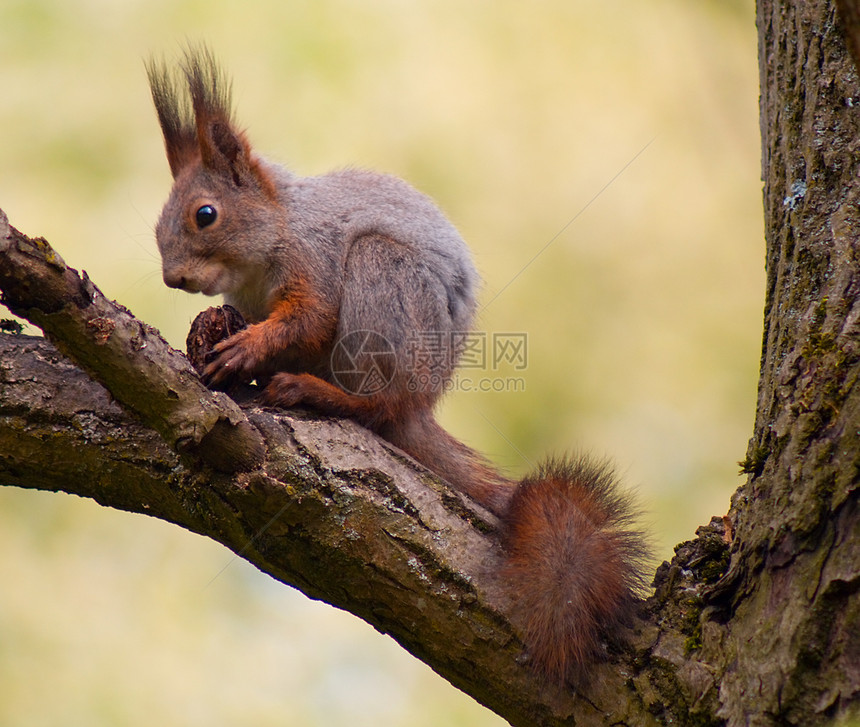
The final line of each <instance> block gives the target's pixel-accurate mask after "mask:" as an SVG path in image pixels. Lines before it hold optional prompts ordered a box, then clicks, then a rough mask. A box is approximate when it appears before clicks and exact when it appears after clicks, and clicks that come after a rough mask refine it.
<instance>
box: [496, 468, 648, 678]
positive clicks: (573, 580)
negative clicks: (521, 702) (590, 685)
mask: <svg viewBox="0 0 860 727" xmlns="http://www.w3.org/2000/svg"><path fill="white" fill-rule="evenodd" d="M633 516H634V512H633V509H632V507H631V503H630V500H629V497H627V496H626V495H625V494H623V493H622V492H621V491H620V490H619V487H618V483H617V481H616V478H615V475H614V473H613V472H612V470H611V468H610V467H609V466H608V465H607V464H605V463H598V462H594V461H591V460H589V459H587V458H585V457H578V458H569V459H558V460H550V461H549V462H547V463H545V464H544V465H543V466H541V467H540V468H539V470H538V471H537V472H536V473H535V474H533V475H531V476H529V477H527V478H525V479H524V480H523V481H522V482H521V483H520V485H519V486H518V487H517V489H516V491H515V492H514V495H513V497H512V499H511V501H510V504H509V507H508V510H507V513H506V514H505V517H504V520H505V529H504V534H503V539H504V545H505V551H506V554H507V564H506V567H505V571H504V576H505V577H506V579H507V581H508V583H509V586H510V588H511V591H512V592H513V593H514V594H515V595H516V599H517V600H516V610H517V611H518V615H519V617H520V620H521V623H523V624H524V628H525V634H524V641H525V642H526V645H527V647H528V648H529V651H530V658H531V660H532V662H533V664H534V666H535V668H536V669H537V670H538V671H540V672H542V673H543V674H544V675H545V676H546V677H547V678H549V679H552V680H556V681H564V680H566V679H571V678H573V679H578V678H580V677H581V676H582V675H583V667H584V666H585V665H586V664H588V663H589V662H592V661H594V659H595V658H596V657H597V656H598V655H599V653H600V642H601V637H602V636H612V635H613V634H615V633H616V630H617V627H619V626H621V625H623V624H625V623H627V622H629V620H630V618H631V616H632V613H633V609H634V604H635V603H636V600H637V597H638V596H639V594H640V593H641V592H642V590H643V587H644V583H643V580H642V575H641V573H642V572H643V565H644V561H645V560H646V558H647V548H646V546H645V540H644V537H643V535H642V534H641V533H640V532H638V531H636V530H634V529H632V521H633Z"/></svg>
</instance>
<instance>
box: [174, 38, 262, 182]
mask: <svg viewBox="0 0 860 727" xmlns="http://www.w3.org/2000/svg"><path fill="white" fill-rule="evenodd" d="M182 67H183V70H184V72H185V77H186V79H187V81H188V90H189V93H190V96H191V105H192V108H193V111H194V120H195V126H196V134H197V145H198V148H199V150H200V158H201V160H202V162H203V166H204V167H205V168H206V169H210V170H212V171H213V172H217V173H219V174H222V175H225V176H227V177H229V178H230V179H232V181H233V183H234V184H235V185H236V186H237V187H242V186H255V187H258V188H260V189H262V190H263V191H265V192H266V193H269V192H272V193H274V187H273V184H272V182H271V180H270V179H269V177H268V175H267V174H266V173H265V172H264V171H263V170H262V169H261V168H260V165H259V164H258V162H257V160H256V159H255V158H254V155H253V152H252V150H251V145H250V144H249V143H248V140H247V139H246V137H245V134H244V133H243V132H241V131H239V130H238V129H237V128H236V125H235V123H234V122H233V119H232V108H231V106H232V103H231V93H230V90H231V89H230V85H231V84H230V82H229V80H226V79H225V78H224V74H223V73H222V71H221V69H220V68H219V67H218V64H217V62H216V61H215V58H214V56H213V55H212V53H211V52H210V51H209V49H208V48H206V47H205V46H201V47H198V48H189V49H188V50H187V51H186V54H185V60H184V63H183V66H182Z"/></svg>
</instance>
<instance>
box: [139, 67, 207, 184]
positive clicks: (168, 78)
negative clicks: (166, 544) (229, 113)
mask: <svg viewBox="0 0 860 727" xmlns="http://www.w3.org/2000/svg"><path fill="white" fill-rule="evenodd" d="M146 75H147V76H148V77H149V88H150V90H151V92H152V101H153V103H154V104H155V111H156V113H157V114H158V123H159V124H160V125H161V133H162V134H163V136H164V148H165V151H166V152H167V163H168V164H169V165H170V173H171V174H172V175H173V177H174V178H176V176H177V174H179V171H180V170H181V169H182V168H183V167H185V166H186V165H188V164H191V163H193V162H194V161H195V160H196V159H198V158H199V155H200V149H199V147H198V145H197V132H196V129H195V125H194V115H193V112H192V109H191V106H190V105H189V103H188V97H187V95H186V93H185V89H184V88H182V87H181V84H180V82H179V79H177V78H176V77H175V75H173V74H172V73H171V72H170V70H169V69H168V68H167V66H166V65H165V64H164V63H163V62H162V63H160V62H157V61H156V60H154V59H152V58H150V59H149V60H148V61H147V62H146Z"/></svg>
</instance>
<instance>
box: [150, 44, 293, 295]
mask: <svg viewBox="0 0 860 727" xmlns="http://www.w3.org/2000/svg"><path fill="white" fill-rule="evenodd" d="M147 75H148V76H149V85H150V88H151V90H152V99H153V102H154V103H155V109H156V112H157V113H158V121H159V123H160V125H161V131H162V133H163V135H164V146H165V149H166V151H167V162H168V164H169V165H170V172H171V174H172V175H173V180H174V183H173V189H172V190H171V193H170V197H169V199H168V200H167V203H166V204H165V205H164V209H163V210H162V212H161V217H160V218H159V220H158V224H157V226H156V231H155V232H156V240H157V242H158V249H159V251H160V253H161V259H162V269H163V274H164V282H165V283H166V284H167V285H168V286H170V287H171V288H182V289H183V290H187V291H188V292H190V293H198V292H202V293H205V294H206V295H217V294H219V293H232V292H235V291H237V290H239V289H241V288H243V287H244V286H245V285H246V284H247V281H248V280H249V279H252V278H254V277H257V276H258V274H259V266H260V265H265V264H266V262H265V260H261V259H258V258H259V253H260V251H259V250H258V249H254V248H255V246H253V245H249V244H243V242H244V241H246V240H247V239H248V235H249V234H254V235H255V236H256V235H262V236H265V235H266V230H267V228H269V227H271V226H272V225H277V224H278V221H279V220H281V219H283V211H280V214H278V210H279V207H280V203H279V201H278V194H277V190H276V188H275V185H274V183H273V181H272V179H271V177H270V176H269V174H268V173H267V171H266V169H265V168H264V165H263V163H262V162H261V161H260V160H259V159H258V158H257V157H256V156H255V155H254V154H253V152H252V150H251V146H250V144H249V143H248V141H247V139H246V137H245V134H244V133H243V132H241V131H239V130H237V129H236V127H235V124H234V123H233V121H232V118H231V104H230V84H229V82H225V81H224V79H223V76H222V74H221V71H220V69H219V68H218V65H217V64H216V62H215V60H214V58H213V56H212V54H211V53H210V52H209V51H208V50H207V49H206V48H196V49H194V48H192V49H189V50H188V51H187V52H186V54H185V58H184V61H183V62H182V63H181V65H180V69H179V72H178V73H175V74H174V73H172V72H171V71H170V70H169V69H168V68H167V67H166V66H165V65H163V64H159V63H156V62H154V61H150V62H149V63H148V64H147ZM251 231H253V232H251Z"/></svg>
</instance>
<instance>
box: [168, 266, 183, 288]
mask: <svg viewBox="0 0 860 727" xmlns="http://www.w3.org/2000/svg"><path fill="white" fill-rule="evenodd" d="M163 277H164V284H165V285H166V286H167V287H168V288H184V287H185V285H186V282H187V281H186V280H185V276H184V275H181V274H180V273H176V272H172V271H169V270H165V271H164V275H163Z"/></svg>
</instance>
